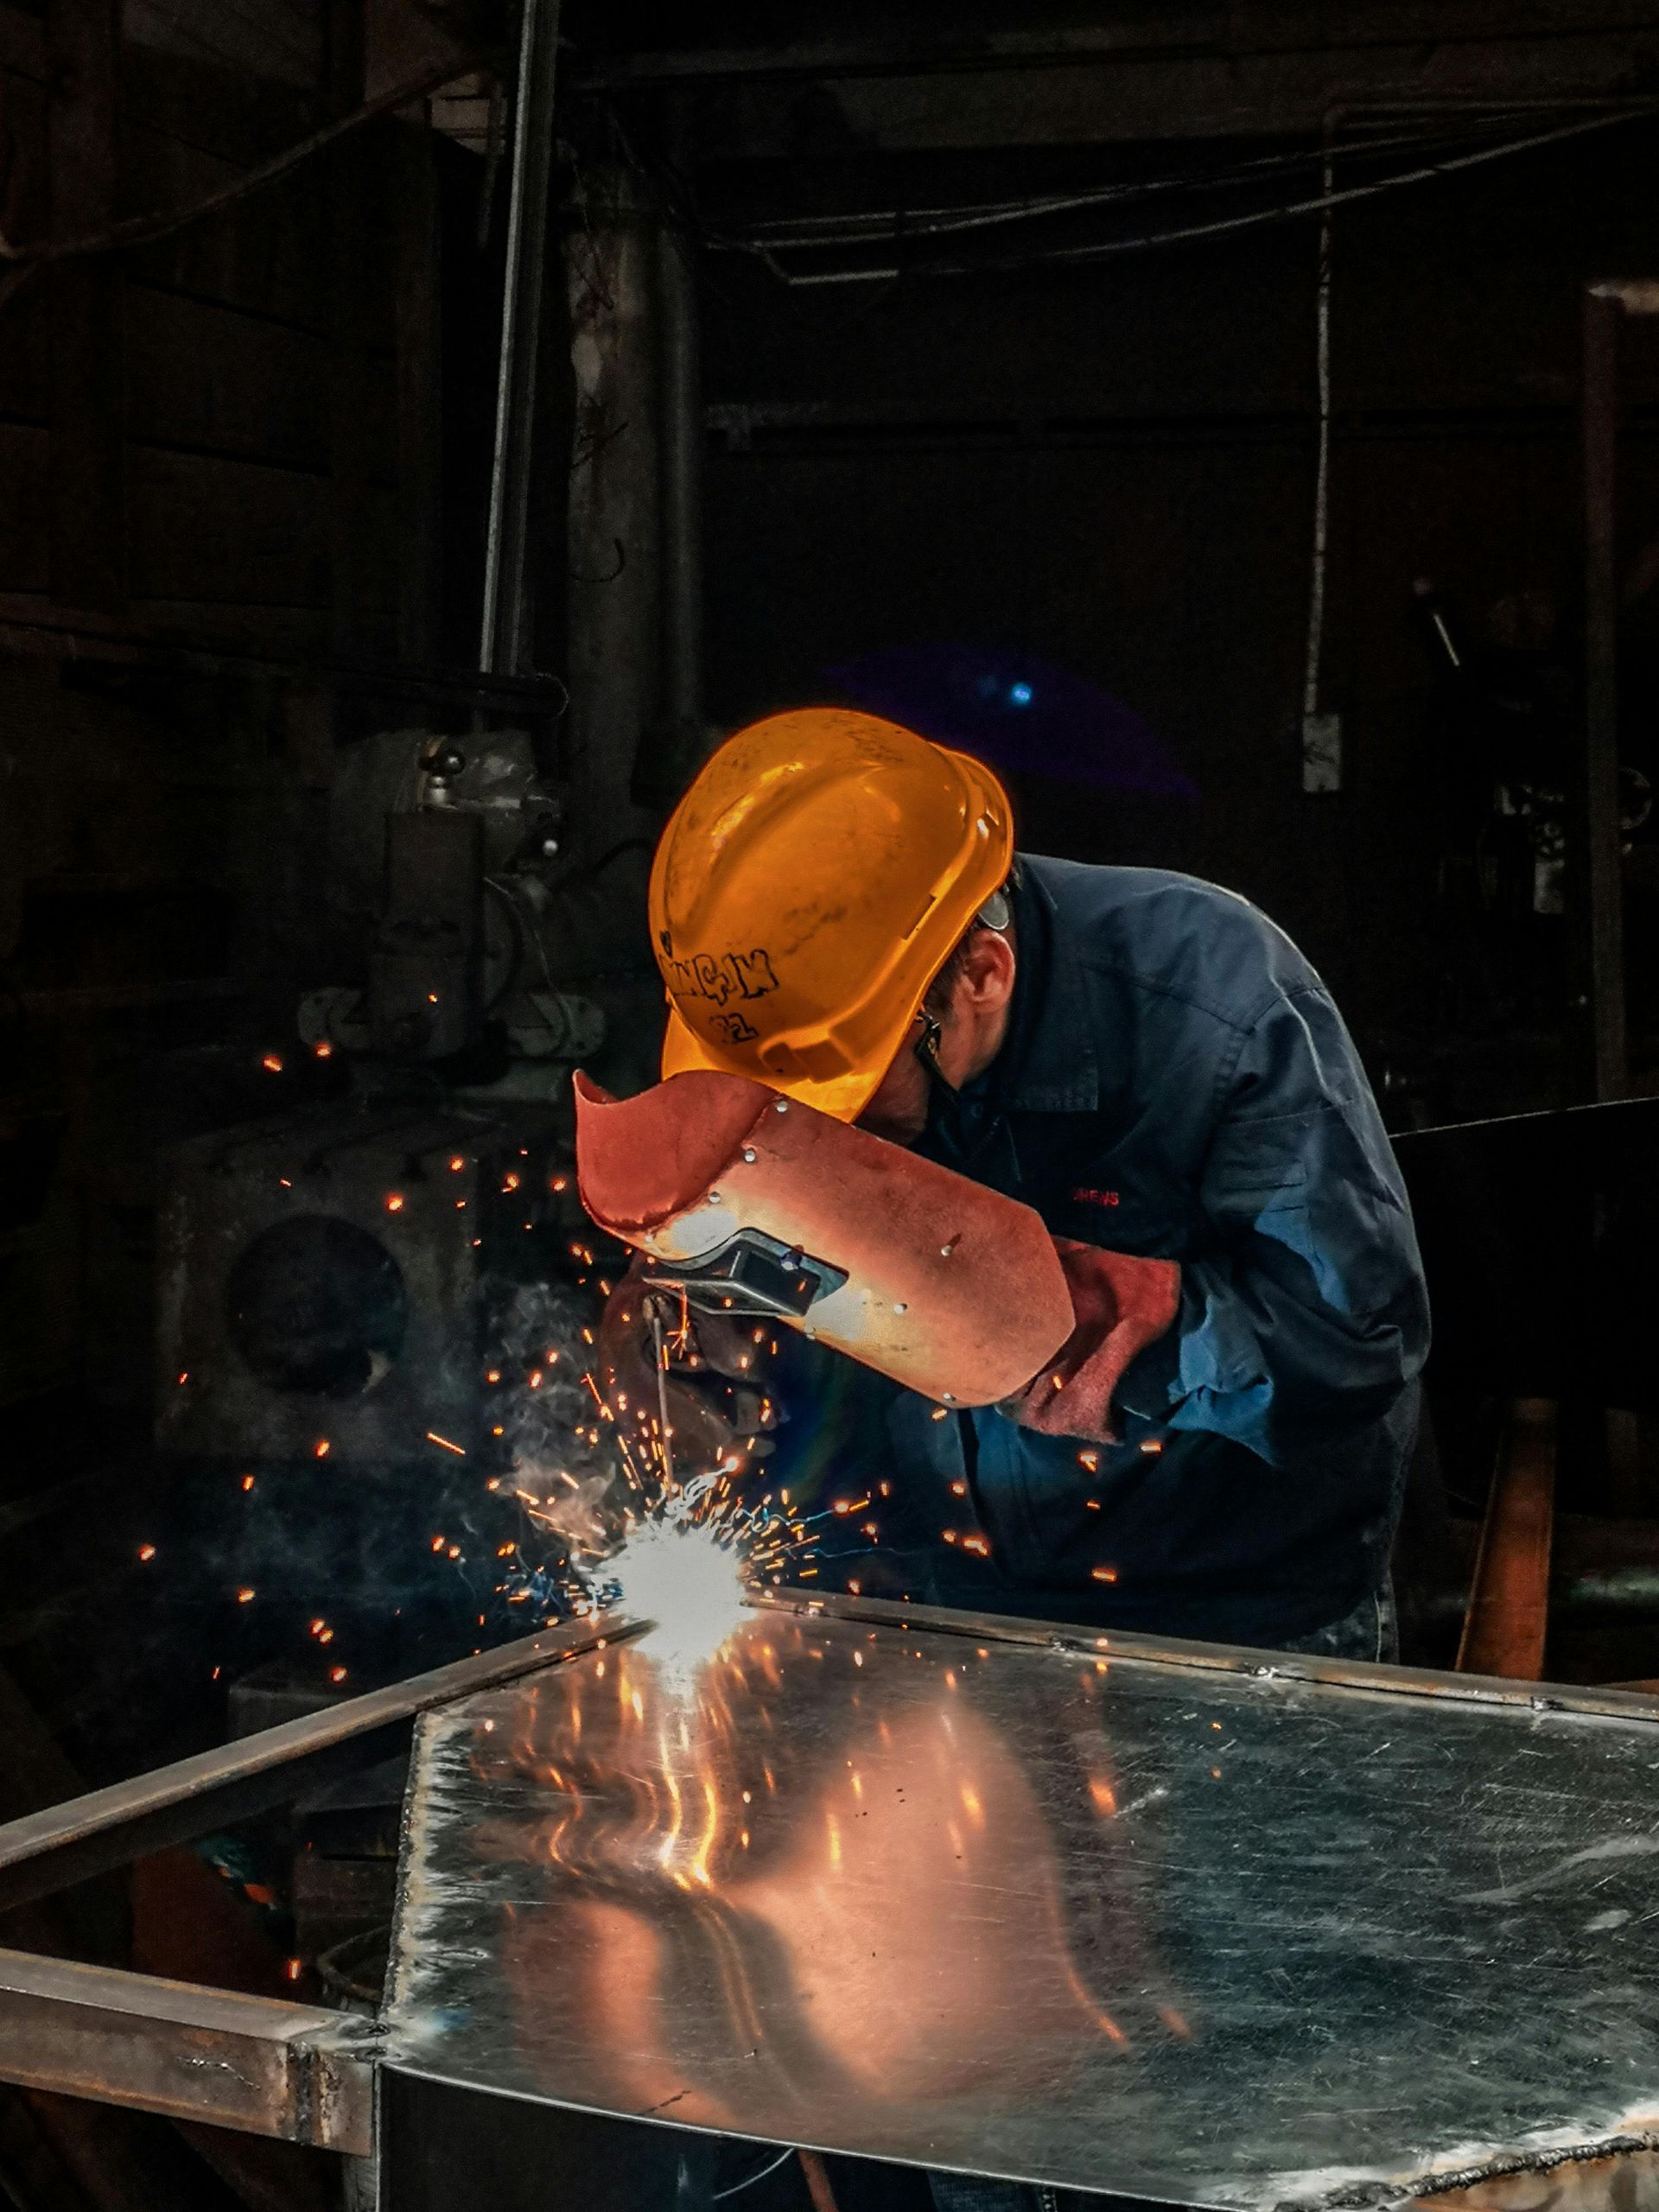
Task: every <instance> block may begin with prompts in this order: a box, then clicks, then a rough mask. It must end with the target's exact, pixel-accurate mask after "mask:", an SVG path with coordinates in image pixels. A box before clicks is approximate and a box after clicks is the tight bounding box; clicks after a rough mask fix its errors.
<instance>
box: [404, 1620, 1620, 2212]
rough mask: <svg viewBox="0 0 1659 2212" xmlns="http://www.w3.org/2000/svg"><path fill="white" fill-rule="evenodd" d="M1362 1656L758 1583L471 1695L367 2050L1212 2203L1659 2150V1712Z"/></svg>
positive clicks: (416, 1793)
mask: <svg viewBox="0 0 1659 2212" xmlns="http://www.w3.org/2000/svg"><path fill="white" fill-rule="evenodd" d="M1350 1671H1351V1672H1353V1673H1357V1674H1359V1675H1362V1676H1366V1678H1367V1679H1375V1680H1376V1681H1378V1682H1380V1683H1384V1684H1389V1683H1391V1684H1393V1685H1394V1686H1393V1687H1383V1688H1377V1689H1369V1688H1367V1689H1361V1688H1352V1687H1341V1686H1334V1685H1332V1683H1330V1682H1329V1681H1299V1680H1294V1679H1286V1678H1285V1677H1284V1675H1274V1674H1272V1673H1268V1674H1265V1675H1262V1674H1255V1673H1251V1672H1247V1671H1223V1670H1217V1669H1213V1668H1208V1667H1205V1666H1200V1665H1195V1664H1192V1663H1181V1662H1168V1661H1166V1660H1163V1659H1161V1658H1160V1659H1154V1660H1147V1659H1146V1658H1141V1659H1124V1658H1122V1657H1119V1656H1113V1657H1112V1658H1111V1659H1110V1661H1109V1664H1108V1665H1107V1667H1106V1669H1105V1670H1104V1671H1101V1670H1100V1669H1099V1668H1098V1667H1097V1665H1096V1663H1095V1662H1093V1661H1092V1660H1091V1659H1090V1657H1089V1656H1087V1652H1086V1650H1083V1651H1080V1650H1078V1649H1071V1650H1070V1651H1067V1650H1063V1649H1052V1648H1045V1647H1044V1646H1043V1645H1042V1644H1041V1643H1039V1642H1033V1641H1026V1642H1023V1643H1007V1642H1002V1641H999V1640H995V1637H994V1636H993V1635H991V1634H990V1633H988V1632H982V1635H981V1637H980V1640H979V1641H977V1642H976V1641H975V1640H974V1638H973V1637H971V1636H970V1637H966V1638H964V1637H963V1636H962V1635H961V1634H950V1633H944V1632H940V1631H939V1630H936V1629H930V1628H920V1629H918V1628H914V1627H912V1629H910V1630H905V1629H904V1628H902V1627H900V1626H899V1624H897V1623H896V1622H893V1623H883V1624H879V1625H872V1624H870V1622H869V1621H868V1618H867V1619H862V1620H859V1619H849V1618H811V1617H810V1616H806V1615H803V1614H799V1613H794V1612H788V1611H767V1612H761V1613H757V1614H756V1615H754V1616H753V1618H751V1619H750V1620H749V1621H748V1622H747V1624H745V1626H744V1627H743V1628H742V1629H741V1630H740V1632H739V1634H738V1636H737V1637H736V1638H735V1639H734V1642H733V1643H731V1644H730V1645H728V1647H727V1649H726V1651H725V1653H724V1655H723V1656H722V1657H721V1660H720V1661H719V1662H717V1663H715V1665H713V1666H712V1667H711V1668H709V1669H707V1670H706V1671H705V1673H704V1674H703V1675H702V1677H701V1678H700V1680H699V1681H698V1682H697V1684H696V1688H694V1689H692V1690H691V1691H690V1693H689V1694H687V1693H686V1692H684V1691H683V1690H677V1689H676V1688H674V1687H673V1686H672V1685H671V1684H669V1683H666V1682H665V1681H664V1680H663V1679H662V1678H661V1676H660V1675H659V1673H658V1666H657V1663H656V1662H655V1661H654V1660H653V1658H652V1655H651V1651H650V1647H649V1644H648V1643H646V1644H643V1645H640V1644H636V1645H622V1646H613V1647H612V1649H609V1650H608V1651H606V1652H603V1653H599V1654H594V1655H590V1656H588V1657H586V1658H584V1659H582V1660H579V1661H576V1662H571V1663H569V1664H566V1665H563V1666H560V1667H557V1668H555V1669H550V1670H549V1671H548V1672H547V1673H545V1674H543V1675H536V1676H531V1677H529V1678H527V1679H525V1680H524V1681H518V1682H516V1683H513V1684H512V1685H511V1686H510V1687H507V1688H502V1689H499V1690H494V1691H490V1692H487V1693H485V1694H481V1695H480V1696H477V1697H474V1698H470V1699H468V1700H467V1701H466V1702H465V1703H464V1704H461V1705H457V1706H454V1707H451V1708H449V1709H448V1711H447V1712H444V1713H438V1714H435V1715H432V1716H429V1719H427V1721H426V1722H425V1724H424V1729H423V1735H422V1738H421V1739H420V1742H419V1745H418V1747H417V1751H416V1764H415V1776H414V1781H413V1783H412V1788H411V1796H410V1808H409V1834H408V1841H407V1847H406V1853H405V1861H404V1878H403V1891H402V1897H401V1905H400V1916H399V1923H398V1928H397V1940H396V1944H395V1948H394V1962H393V1983H392V1987H391V1994H390V1997H389V1999H388V2007H387V2018H388V2027H389V2044H388V2050H387V2058H388V2063H391V2064H392V2065H394V2066H396V2067H397V2068H399V2069H404V2070H405V2071H407V2072H410V2073H412V2074H417V2075H429V2076H433V2077H437V2078H441V2079H442V2080H445V2081H448V2082H461V2083H464V2084H469V2085H472V2086H474V2087H477V2088H483V2089H489V2090H493V2091H499V2092H505V2093H506V2094H512V2095H517V2096H522V2097H529V2098H537V2099H543V2100H550V2101H555V2102H557V2103H561V2104H568V2105H573V2106H578V2107H588V2108H591V2109H594V2110H596V2111H600V2112H604V2113H623V2114H634V2115H642V2116H651V2117H655V2118H660V2119H663V2120H672V2121H674V2122H676V2123H678V2124H681V2125H690V2126H698V2127H708V2128H713V2129H718V2130H721V2131H722V2132H726V2133H734V2134H741V2135H748V2136H753V2137H757V2138H763V2139H772V2140H775V2141H778V2142H780V2143H799V2144H809V2145H817V2146H819V2147H821V2148H827V2149H834V2150H846V2151H851V2152H864V2153H867V2154H869V2155H871V2156H874V2157H879V2158H894V2159H902V2160H913V2161H917V2162H918V2163H921V2164H929V2165H937V2166H949V2167H956V2168H959V2169H963V2170H965V2171H977V2172H982V2173H993V2174H999V2175H1006V2176H1010V2177H1021V2178H1025V2179H1029V2180H1041V2181H1046V2182H1050V2183H1059V2184H1062V2185H1066V2186H1071V2187H1077V2188H1090V2189H1096V2190H1116V2191H1122V2192H1125V2193H1128V2194H1134V2195H1137V2196H1152V2197H1158V2198H1162V2199H1165V2200H1167V2201H1170V2202H1180V2203H1190V2204H1201V2205H1216V2206H1228V2205H1270V2204H1280V2203H1285V2202H1298V2203H1304V2204H1311V2203H1322V2202H1341V2201H1344V2199H1345V2200H1346V2201H1349V2202H1371V2201H1376V2199H1377V2198H1379V2197H1383V2196H1394V2195H1398V2194H1403V2193H1407V2192H1408V2191H1409V2190H1412V2189H1413V2188H1414V2186H1415V2185H1419V2184H1421V2183H1422V2181H1423V2180H1424V2178H1425V2177H1429V2176H1434V2175H1438V2176H1439V2177H1441V2180H1442V2182H1444V2181H1445V2180H1446V2179H1448V2178H1449V2177H1451V2176H1452V2174H1453V2173H1461V2174H1465V2175H1472V2174H1475V2173H1478V2172H1481V2171H1500V2170H1502V2169H1503V2167H1504V2166H1506V2165H1510V2164H1516V2163H1530V2161H1531V2160H1532V2159H1533V2158H1535V2157H1538V2156H1542V2157H1544V2158H1554V2156H1555V2155H1557V2154H1558V2153H1560V2152H1567V2154H1568V2155H1569V2156H1570V2155H1571V2153H1572V2152H1573V2151H1574V2150H1587V2149H1588V2148H1589V2147H1590V2146H1591V2145H1607V2144H1609V2143H1611V2142H1614V2141H1616V2140H1617V2141H1618V2142H1619V2143H1620V2144H1621V2147H1623V2146H1624V2145H1629V2146H1630V2147H1631V2148H1634V2147H1635V2145H1636V2144H1637V2143H1638V2142H1640V2141H1641V2140H1643V2139H1646V2140H1647V2141H1648V2142H1649V2143H1650V2144H1651V2143H1653V2142H1655V2141H1659V1948H1656V1938H1659V1721H1656V1720H1655V1719H1647V1718H1643V1716H1642V1714H1641V1713H1640V1712H1639V1711H1632V1712H1630V1713H1624V1714H1618V1713H1615V1714H1612V1715H1608V1714H1605V1713H1603V1714H1586V1713H1578V1712H1573V1711H1562V1710H1553V1709H1535V1708H1534V1707H1530V1706H1529V1705H1528V1704H1526V1703H1524V1702H1521V1703H1514V1704H1510V1705H1494V1704H1492V1703H1490V1702H1481V1701H1478V1700H1477V1699H1474V1698H1470V1699H1467V1700H1465V1699H1464V1698H1461V1697H1458V1696H1448V1695H1446V1694H1427V1689H1428V1686H1429V1685H1431V1684H1440V1685H1443V1684H1444V1681H1445V1678H1435V1677H1422V1678H1420V1681H1419V1683H1418V1684H1416V1685H1414V1687H1412V1688H1403V1687H1402V1685H1404V1684H1406V1683H1407V1682H1408V1681H1409V1678H1408V1677H1406V1676H1404V1675H1384V1674H1383V1673H1382V1672H1381V1671H1380V1670H1379V1671H1378V1673H1377V1674H1376V1675H1375V1676H1374V1677H1371V1676H1369V1675H1367V1670H1364V1669H1353V1670H1350ZM1568 1695H1570V1693H1568ZM1611 1702H1612V1703H1613V1704H1615V1705H1617V1703H1618V1700H1616V1699H1615V1700H1611ZM1631 1702H1632V1705H1633V1706H1634V1705H1635V1703H1636V1701H1634V1700H1632V1701H1631ZM1366 2183H1388V2184H1389V2186H1387V2187H1383V2188H1376V2187H1367V2186H1365V2184H1366Z"/></svg>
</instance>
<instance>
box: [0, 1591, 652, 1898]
mask: <svg viewBox="0 0 1659 2212" xmlns="http://www.w3.org/2000/svg"><path fill="white" fill-rule="evenodd" d="M641 1626H642V1624H640V1623H638V1622H630V1621H628V1620H626V1619H625V1618H622V1617H621V1616H620V1615H616V1614H608V1613H606V1614H599V1615H597V1616H592V1617H590V1618H588V1619H585V1620H581V1621H574V1622H568V1623H565V1624H563V1625H562V1626H560V1627H558V1628H555V1629H545V1630H543V1631H542V1633H541V1634H540V1635H539V1636H531V1637H524V1638H523V1639H522V1640H521V1641H519V1642H518V1643H508V1644H503V1645H501V1646H499V1647H498V1648H497V1649H495V1650H493V1651H484V1652H480V1653H479V1654H478V1655H477V1656H475V1657H474V1658H471V1659H458V1660H456V1661H455V1662H454V1664H453V1665H451V1666H448V1667H435V1668H434V1669H431V1671H430V1672H429V1673H428V1674H424V1675H410V1677H409V1679H408V1680H407V1681H402V1682H394V1683H391V1685H390V1686H389V1687H388V1688H385V1689H379V1690H370V1691H368V1692H367V1693H366V1694H365V1695H364V1696H362V1697H354V1698H347V1699H346V1700H345V1702H344V1703H343V1704H340V1705H336V1706H331V1707H327V1709H326V1710H325V1711H323V1712H321V1713H305V1714H303V1715H302V1717H301V1718H300V1719H296V1720H285V1721H283V1722H282V1723H281V1724H280V1726H277V1727H275V1728H264V1729H262V1730H260V1732H258V1733H257V1735H253V1736H244V1737H240V1738H238V1740H237V1741H236V1742H234V1743H231V1744H226V1745H220V1746H219V1747H218V1748H217V1749H215V1750H213V1751H199V1752H197V1753H196V1754H195V1756H194V1758H187V1759H179V1760H177V1761H175V1764H173V1765H171V1766H164V1767H158V1768H157V1769H156V1770H155V1772H154V1773H151V1774H141V1775H137V1776H135V1777H133V1779H132V1780H131V1781H130V1782H117V1783H111V1785H110V1786H109V1787H108V1788H107V1789H93V1790H90V1791H89V1792H88V1793H87V1795H86V1796H84V1797H74V1798H72V1799H71V1800H70V1801H69V1802H68V1803H67V1804H64V1805H53V1806H49V1807H48V1808H47V1810H46V1811H44V1812H41V1813H30V1814H28V1815H25V1816H24V1817H23V1818H22V1820H19V1821H8V1822H6V1823H5V1825H4V1826H3V1827H0V1911H3V1910H6V1909H7V1908H8V1907H10V1906H11V1905H15V1904H26V1903H28V1902H29V1900H31V1899H33V1898H35V1897H49V1896H51V1894H52V1893H53V1891H56V1890H61V1889H64V1888H66V1887H67V1885H69V1884H70V1883H72V1882H79V1881H84V1880H86V1878H87V1877H88V1876H89V1875H92V1874H103V1873H107V1872H110V1871H111V1869H112V1868H114V1867H118V1866H128V1865H130V1863H131V1861H132V1860H133V1859H137V1858H142V1857H143V1855H144V1854H145V1853H148V1852H151V1851H159V1850H162V1849H164V1848H165V1847H166V1846H167V1845H168V1844H172V1843H181V1842H185V1841H187V1840H188V1839H189V1838H190V1837H192V1836H197V1835H200V1834H202V1833H203V1832H204V1831H205V1830H207V1829H208V1828H210V1827H213V1826H214V1825H215V1824H216V1823H217V1822H219V1821H226V1820H245V1819H246V1818H248V1817H249V1816H250V1815H252V1814H254V1813H259V1812H264V1811H266V1810H268V1809H269V1808H270V1807H271V1806H273V1805H281V1804H285V1803H287V1802H289V1800H290V1799H292V1798H293V1797H295V1796H298V1795H299V1793H300V1792H301V1791H302V1790H305V1789H312V1788H315V1786H316V1785H317V1783H319V1782H321V1781H322V1780H324V1779H326V1778H327V1777H330V1776H332V1775H333V1774H334V1773H336V1772H338V1771H339V1770H341V1769H342V1768H347V1767H360V1766H365V1765H372V1764H374V1763H375V1762H376V1761H377V1760H378V1759H380V1758H385V1756H386V1754H387V1753H388V1751H391V1750H392V1749H394V1748H395V1745H394V1742H393V1740H392V1739H393V1738H394V1736H395V1733H396V1732H397V1731H398V1730H399V1729H401V1728H402V1727H403V1726H404V1724H405V1723H406V1722H408V1721H410V1720H412V1719H414V1718H415V1716H416V1713H426V1712H429V1711H430V1709H431V1708H432V1707H434V1706H438V1705H448V1704H451V1703H453V1701H454V1700H455V1699H456V1698H460V1697H467V1696H469V1695H470V1694H472V1692H473V1691H474V1690H480V1689H487V1688H490V1687H491V1686H492V1685H493V1684H494V1683H497V1682H506V1681H512V1680H514V1678H515V1677H516V1676H518V1675H528V1674H532V1673H534V1672H535V1670H536V1669H537V1668H540V1667H546V1666H550V1665H552V1664H553V1663H554V1662H556V1661H557V1660H561V1659H573V1658H575V1657H576V1656H577V1655H578V1654H579V1653H581V1652H583V1651H590V1650H592V1649H594V1646H595V1645H597V1644H600V1643H607V1642H610V1643H615V1642H617V1641H619V1640H620V1639H621V1638H622V1637H626V1636H632V1635H637V1634H638V1633H639V1630H640V1627H641Z"/></svg>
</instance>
